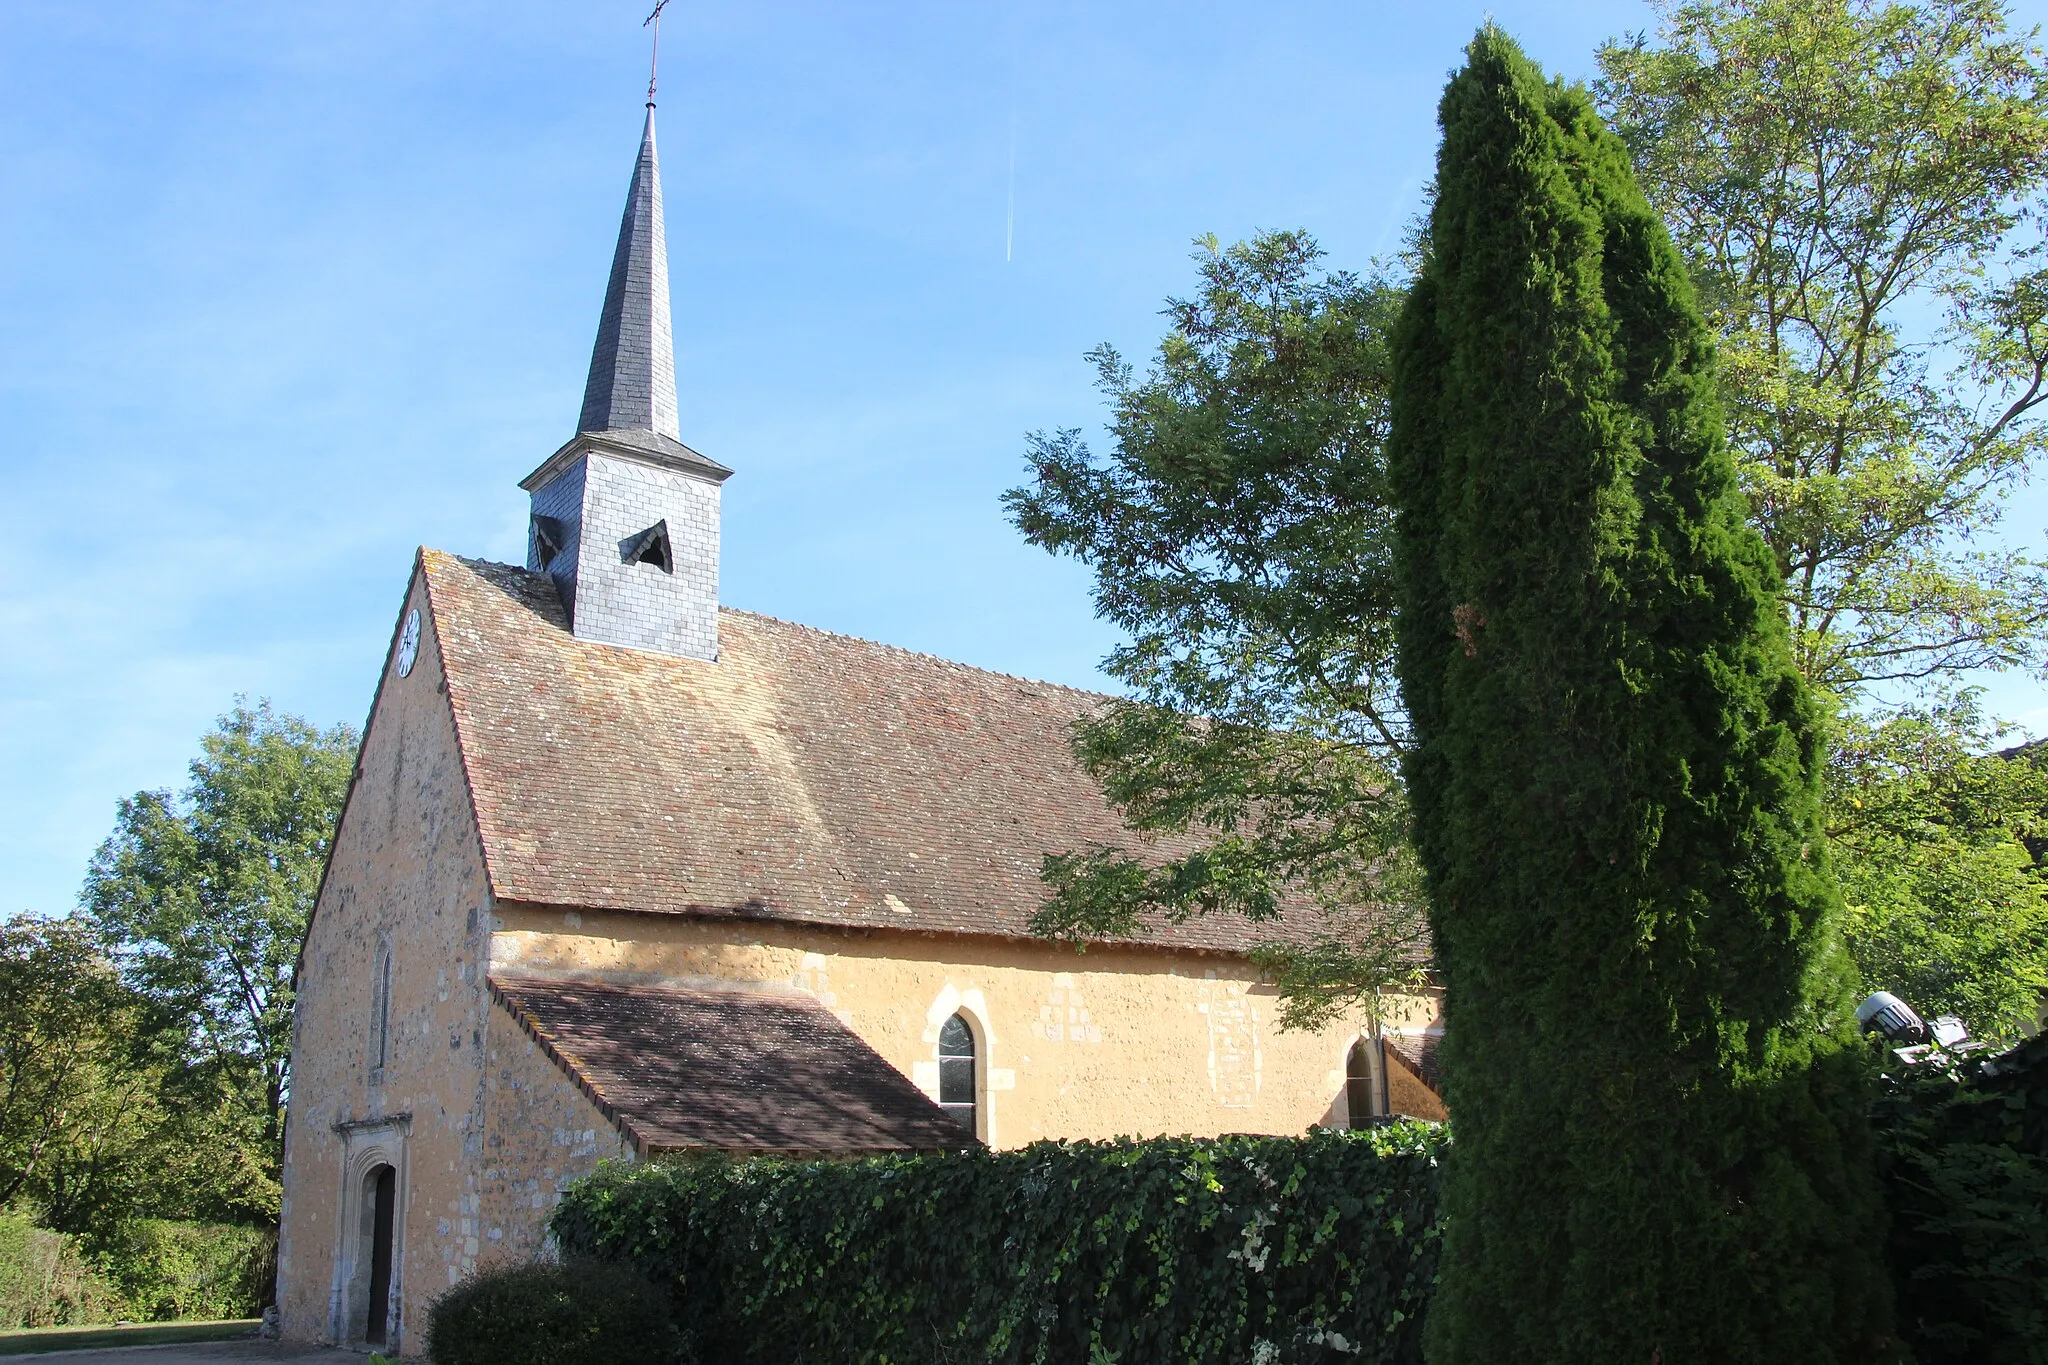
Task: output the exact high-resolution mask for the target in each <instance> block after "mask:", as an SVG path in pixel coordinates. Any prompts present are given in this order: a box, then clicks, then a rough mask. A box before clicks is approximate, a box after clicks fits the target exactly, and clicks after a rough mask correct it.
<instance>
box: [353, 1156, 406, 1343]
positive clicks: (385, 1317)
mask: <svg viewBox="0 0 2048 1365" xmlns="http://www.w3.org/2000/svg"><path fill="white" fill-rule="evenodd" d="M397 1203H398V1172H397V1171H395V1170H393V1169H392V1168H391V1167H390V1166H386V1165H379V1166H375V1167H372V1168H371V1169H370V1170H369V1171H367V1172H365V1173H364V1175H363V1240H362V1242H361V1243H360V1244H359V1245H361V1246H362V1247H363V1248H364V1249H365V1250H366V1251H368V1252H369V1257H370V1284H369V1293H368V1294H367V1295H366V1296H365V1297H366V1298H367V1299H368V1303H367V1305H366V1311H365V1312H364V1315H363V1340H364V1341H366V1342H368V1343H369V1344H370V1345H372V1346H383V1345H385V1344H387V1343H386V1337H387V1336H388V1335H389V1333H390V1327H391V1242H392V1220H393V1218H394V1217H395V1216H396V1213H397Z"/></svg>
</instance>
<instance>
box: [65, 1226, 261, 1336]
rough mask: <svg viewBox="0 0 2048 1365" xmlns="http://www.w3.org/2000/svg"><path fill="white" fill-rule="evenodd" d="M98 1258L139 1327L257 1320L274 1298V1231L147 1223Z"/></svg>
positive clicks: (124, 1232)
mask: <svg viewBox="0 0 2048 1365" xmlns="http://www.w3.org/2000/svg"><path fill="white" fill-rule="evenodd" d="M93 1259H94V1261H96V1262H97V1263H98V1265H99V1267H100V1269H101V1271H102V1273H103V1274H104V1275H105V1277H106V1278H107V1280H108V1281H109V1282H110V1283H111V1284H112V1285H113V1286H114V1288H115V1289H116V1290H117V1291H118V1292H119V1293H120V1295H121V1297H122V1299H123V1300H124V1301H125V1305H126V1307H125V1309H124V1313H123V1316H125V1317H127V1318H130V1319H132V1320H134V1321H136V1322H176V1321H180V1320H190V1319H214V1318H252V1317H255V1316H256V1315H257V1314H258V1313H260V1312H262V1311H263V1306H264V1305H265V1304H267V1303H269V1302H270V1301H271V1299H272V1298H273V1297H275V1293H274V1287H275V1284H276V1281H277V1230H276V1229H275V1228H258V1227H243V1226H239V1225H237V1224H233V1223H181V1222H172V1221H170V1220H167V1219H160V1218H143V1219H137V1220H136V1221H134V1222H132V1223H128V1224H125V1225H123V1226H122V1227H121V1229H120V1230H119V1231H118V1232H116V1233H115V1234H114V1235H113V1237H111V1238H110V1239H109V1240H108V1241H107V1243H106V1244H105V1245H103V1246H97V1247H95V1248H94V1249H93Z"/></svg>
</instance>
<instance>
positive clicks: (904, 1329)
mask: <svg viewBox="0 0 2048 1365" xmlns="http://www.w3.org/2000/svg"><path fill="white" fill-rule="evenodd" d="M1441 1142H1442V1133H1441V1130H1439V1129H1436V1128H1434V1127H1432V1126H1430V1125H1424V1124H1403V1125H1396V1126H1391V1127H1387V1128H1382V1129H1377V1130H1374V1131H1372V1132H1365V1133H1345V1132H1317V1133H1312V1134H1311V1135H1309V1136H1308V1137H1306V1138H1268V1137H1227V1138H1216V1139H1195V1138H1162V1139H1155V1140H1150V1141H1117V1142H1099V1143H1089V1142H1073V1143H1054V1142H1041V1143H1036V1144H1034V1145H1032V1146H1030V1147H1026V1148H1023V1149H1022V1150H1019V1151H1011V1152H988V1151H972V1152H962V1153H954V1154H948V1155H943V1156H900V1157H877V1158H871V1159H867V1160H861V1161H843V1162H835V1161H816V1162H795V1161H782V1160H774V1159H757V1160H751V1161H741V1162H732V1161H726V1160H720V1159H717V1158H697V1159H691V1160H684V1161H674V1162H661V1163H654V1164H651V1165H640V1166H634V1165H627V1164H624V1163H611V1164H607V1165H605V1166H602V1167H600V1168H599V1169H598V1171H597V1172H595V1173H594V1174H593V1175H591V1176H590V1177H589V1178H587V1179H586V1180H584V1181H582V1182H581V1183H579V1184H578V1185H577V1186H576V1187H574V1188H573V1189H572V1190H571V1191H570V1192H569V1194H568V1196H567V1198H566V1199H565V1200H564V1201H563V1203H562V1206H561V1207H560V1209H558V1210H557V1212H556V1215H555V1219H554V1230H555V1233H556V1236H557V1237H558V1238H559V1239H560V1240H561V1242H562V1244H563V1246H565V1247H567V1248H571V1249H572V1250H575V1251H577V1252H582V1253H590V1254H595V1255H601V1256H605V1257H610V1258H614V1259H616V1260H619V1261H622V1262H624V1263H626V1264H628V1265H631V1266H633V1267H635V1268H636V1269H638V1270H640V1271H641V1272H642V1273H644V1274H645V1275H646V1276H647V1277H648V1278H649V1279H651V1280H653V1281H655V1282H656V1283H658V1284H662V1285H666V1286H668V1287H669V1288H670V1289H671V1290H672V1291H673V1295H674V1301H675V1304H676V1310H677V1317H678V1320H679V1322H680V1323H681V1325H682V1326H683V1328H684V1330H685V1331H686V1332H687V1333H689V1335H690V1336H691V1338H692V1339H693V1340H694V1341H695V1342H696V1343H697V1345H698V1347H699V1349H701V1350H702V1352H703V1354H704V1357H705V1358H706V1359H712V1360H720V1361H761V1362H769V1361H774V1362H782V1361H789V1360H802V1361H807V1362H817V1365H825V1363H826V1362H841V1361H843V1362H883V1361H888V1362H927V1361H933V1362H936V1361H944V1360H956V1359H972V1360H977V1361H990V1362H1025V1361H1032V1362H1062V1363H1064V1362H1068V1361H1074V1362H1083V1361H1099V1362H1106V1361H1113V1360H1124V1361H1149V1360H1171V1361H1175V1362H1181V1361H1190V1362H1192V1361H1212V1362H1224V1361H1230V1362H1237V1361H1247V1360H1249V1361H1256V1362H1260V1365H1278V1362H1283V1361H1337V1360H1345V1361H1366V1362H1372V1361H1386V1362H1393V1361H1415V1360H1418V1359H1419V1358H1420V1357H1419V1337H1418V1328H1419V1326H1420V1320H1421V1315H1422V1311H1423V1308H1424V1305H1425V1303H1426V1301H1427V1299H1428V1295H1429V1292H1430V1288H1431V1285H1432V1283H1433V1281H1434V1279H1435V1273H1436V1249H1437V1243H1438V1238H1439V1235H1440V1229H1439V1226H1438V1224H1437V1219H1436V1157H1437V1151H1438V1148H1439V1147H1440V1145H1441Z"/></svg>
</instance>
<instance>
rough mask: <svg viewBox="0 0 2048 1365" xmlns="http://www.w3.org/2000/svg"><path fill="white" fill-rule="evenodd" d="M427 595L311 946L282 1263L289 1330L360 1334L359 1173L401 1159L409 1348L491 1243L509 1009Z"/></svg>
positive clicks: (363, 1287)
mask: <svg viewBox="0 0 2048 1365" xmlns="http://www.w3.org/2000/svg"><path fill="white" fill-rule="evenodd" d="M425 606H426V603H425V600H424V589H423V587H422V585H421V583H420V581H419V579H418V578H417V577H416V578H415V580H414V584H413V587H412V589H411V591H410V592H409V593H408V597H407V601H406V610H407V611H410V610H412V609H414V608H419V609H420V620H421V623H422V624H421V629H422V638H421V640H420V644H419V652H418V660H417V663H416V664H415V666H414V668H413V670H412V673H411V675H410V676H409V677H405V678H400V677H399V676H398V673H397V668H396V665H395V663H392V662H389V661H387V664H386V668H385V673H384V677H383V680H382V683H381V684H380V687H379V692H378V697H377V702H376V705H375V707H374V709H373V711H372V715H371V720H370V723H369V725H368V727H367V734H366V736H365V739H364V744H363V751H362V755H361V758H360V760H359V762H358V766H357V770H356V774H355V778H354V783H353V786H352V788H351V791H350V795H349V801H348V805H347V808H346V813H345V815H344V817H343V820H342V824H341V826H340V828H339V830H338V831H337V833H336V838H335V847H334V853H333V856H332V858H331V860H330V862H329V866H328V871H327V877H326V881H325V884H324V885H323V887H322V890H321V894H320V898H319V902H318V905H317V907H316V909H315V911H314V915H313V920H312V924H311V926H310V928H309V930H308V933H307V939H306V943H305V947H304V949H303V952H302V956H301V959H300V964H299V974H298V990H299V997H298V1010H297V1016H296V1021H295V1025H294V1028H295V1034H294V1043H293V1071H292V1093H291V1108H290V1115H289V1123H288V1127H287V1133H286V1142H285V1166H284V1201H283V1208H282V1216H281V1224H282V1228H281V1242H280V1249H279V1271H278V1308H279V1312H280V1316H281V1319H282V1326H283V1330H284V1333H285V1335H286V1336H288V1337H290V1338H294V1339H298V1340H336V1339H339V1340H342V1341H360V1340H362V1339H363V1338H364V1336H365V1329H366V1327H367V1325H368V1309H367V1304H368V1285H367V1281H368V1274H369V1271H368V1262H369V1259H370V1255H369V1249H368V1236H369V1234H370V1232H371V1230H372V1229H371V1227H370V1226H369V1225H368V1224H369V1223H370V1222H371V1221H373V1215H374V1200H373V1199H371V1200H370V1202H369V1203H368V1204H367V1205H366V1189H367V1190H370V1191H373V1189H374V1185H373V1184H372V1185H368V1186H366V1182H372V1181H374V1171H375V1169H376V1167H377V1166H379V1165H382V1164H390V1165H392V1166H393V1167H394V1168H395V1171H396V1175H397V1179H396V1190H397V1194H396V1209H395V1224H396V1229H395V1231H396V1235H395V1238H394V1242H395V1252H396V1265H395V1267H394V1270H393V1276H392V1279H393V1283H392V1290H391V1303H392V1313H391V1319H390V1321H391V1332H392V1341H391V1343H390V1344H392V1345H397V1346H400V1347H402V1348H403V1349H405V1350H406V1351H407V1352H408V1353H409V1354H416V1353H417V1351H418V1349H419V1346H420V1345H421V1343H420V1342H419V1341H418V1340H417V1338H418V1336H419V1333H420V1329H421V1328H422V1327H423V1325H424V1309H425V1307H426V1304H427V1303H428V1302H430V1301H431V1298H432V1296H433V1295H434V1294H437V1293H439V1292H441V1291H442V1290H443V1289H445V1288H446V1286H447V1285H448V1283H449V1280H450V1276H451V1275H452V1274H459V1273H460V1271H461V1270H462V1269H463V1268H466V1267H467V1266H468V1265H470V1264H472V1263H473V1261H474V1258H475V1257H476V1256H477V1255H478V1254H479V1253H480V1251H481V1249H482V1242H481V1240H480V1239H481V1236H482V1234H481V1233H480V1232H479V1227H480V1214H481V1205H482V1202H483V1201H482V1193H483V1191H482V1186H481V1183H480V1179H479V1169H478V1167H479V1161H478V1158H479V1156H480V1153H481V1151H482V1139H483V1116H484V1097H485V1084H484V1070H483V1065H482V1062H483V1054H484V1049H483V1043H484V1040H485V1034H486V1029H487V1027H488V1020H489V1016H490V1015H491V1013H493V1012H494V1011H495V1012H497V1013H502V1011H501V1010H496V1009H495V1007H494V1006H492V1005H491V1003H490V1000H489V997H488V995H487V994H486V988H485V985H484V979H483V972H482V970H481V968H482V963H483V958H484V955H485V951H486V943H487V938H488V934H489V920H490V914H489V904H488V892H487V888H486V882H485V879H484V872H483V862H482V853H481V847H480V844H479V840H478V837H477V831H476V826H475V824H474V822H473V819H472V817H471V815H470V802H469V799H468V794H467V787H466V784H465V779H464V776H463V771H462V767H461V763H460V759H459V755H458V753H457V749H456V739H455V732H454V725H453V721H452V719H451V716H450V712H449V707H448V699H447V695H446V692H445V687H446V684H445V681H444V680H443V677H442V674H441V667H440V656H439V650H438V648H437V646H436V642H435V640H434V639H433V616H432V613H431V612H429V611H427V610H425ZM402 619H403V616H402V615H401V620H402ZM387 959H388V961H389V964H390V966H389V970H390V984H389V988H388V998H389V1001H390V1006H389V1013H388V1026H387V1031H386V1034H385V1047H386V1052H385V1062H384V1065H383V1067H382V1068H381V1069H379V1070H378V1071H377V1072H376V1074H373V1068H372V1061H373V1058H372V1055H371V1054H372V1049H373V1048H374V1047H375V1046H376V1026H375V1016H376V1011H377V1003H378V1000H379V998H380V996H382V995H384V994H386V992H384V991H383V990H382V989H381V988H380V982H379V979H378V978H379V976H380V974H381V972H382V970H383V963H384V962H385V961H386V960H387ZM366 1207H367V1209H368V1211H369V1213H370V1214H371V1215H372V1218H370V1219H366V1217H365V1213H366ZM359 1319H360V1320H359Z"/></svg>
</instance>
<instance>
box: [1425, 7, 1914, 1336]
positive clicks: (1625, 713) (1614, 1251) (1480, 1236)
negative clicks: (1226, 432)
mask: <svg viewBox="0 0 2048 1365" xmlns="http://www.w3.org/2000/svg"><path fill="white" fill-rule="evenodd" d="M1439 117H1440V121H1441V124H1442V127H1443V146H1442V150H1441V153H1440V156H1439V161H1438V168H1437V198H1436V203H1435V205H1434V208H1433V210H1432V214H1431V219H1430V225H1429V232H1428V236H1427V239H1426V244H1425V260H1424V266H1423V271H1422V275H1421V278H1420V280H1419V282H1418V283H1417V285H1416V286H1415V288H1414V291H1413V293H1412V295H1411V297H1410V299H1409V302H1408V305H1407V308H1406V311H1405V313H1404V316H1403V319H1402V323H1401V334H1400V337H1399V343H1398V351H1397V355H1396V361H1395V364H1396V371H1395V390H1394V426H1393V436H1392V440H1393V446H1392V451H1391V459H1392V461H1393V468H1392V476H1393V479H1394V483H1395V492H1396V497H1397V500H1398V502H1399V506H1400V516H1399V525H1398V531H1397V536H1398V555H1399V571H1400V575H1401V618H1400V667H1401V676H1402V683H1403V687H1404V694H1405V696H1406V699H1407V703H1408V706H1409V709H1410V715H1411V718H1412V720H1413V723H1414V727H1415V734H1416V740H1417V744H1416V748H1415V751H1414V755H1413V758H1412V760H1411V763H1410V768H1409V780H1410V786H1411V797H1412V800H1413V802H1414V808H1415V818H1416V839H1417V845H1418V848H1419V851H1420V853H1421V856H1422V859H1423V862H1424V865H1425V868H1426V872H1427V876H1428V879H1429V888H1430V899H1431V907H1432V908H1431V915H1432V927H1433V929H1434V932H1435V935H1436V946H1437V953H1438V959H1439V962H1440V963H1441V967H1442V971H1443V974H1444V981H1445V992H1446V1010H1447V1035H1446V1038H1445V1051H1446V1059H1445V1075H1446V1079H1447V1084H1448V1088H1449V1090H1448V1099H1449V1103H1450V1108H1451V1111H1452V1114H1453V1115H1454V1121H1455V1124H1456V1129H1457V1143H1456V1145H1455V1150H1454V1151H1453V1153H1452V1155H1451V1158H1450V1161H1451V1165H1450V1167H1449V1169H1448V1171H1447V1187H1446V1199H1447V1202H1448V1210H1449V1213H1450V1217H1451V1222H1450V1230H1449V1233H1448V1241H1447V1244H1446V1248H1445V1262H1444V1272H1443V1283H1442V1285H1441V1288H1440V1291H1439V1294H1438V1297H1437V1299H1436V1301H1435V1303H1434V1304H1433V1306H1432V1308H1431V1315H1430V1322H1429V1340H1430V1356H1431V1359H1432V1361H1434V1362H1436V1363H1437V1365H1453V1363H1454V1362H1455V1363H1456V1365H1467V1363H1468V1362H1469V1363H1470V1365H1508V1363H1509V1362H1539V1361H1540V1362H1552V1361H1555V1362H1572V1365H1581V1363H1582V1362H1588V1361H1599V1362H1608V1361H1614V1362H1640V1363H1641V1365H1655V1363H1656V1362H1661V1363H1662V1365H1691V1363H1692V1362H1708V1361H1714V1362H1721V1361H1727V1362H1735V1361H1742V1362H1779V1361H1782V1362H1788V1365H1789V1363H1790V1362H1798V1363H1799V1365H1814V1363H1815V1362H1822V1361H1849V1360H1857V1361H1864V1360H1871V1359H1881V1358H1884V1356H1885V1355H1886V1354H1887V1350H1888V1348H1887V1347H1886V1346H1885V1344H1884V1333H1885V1330H1886V1322H1887V1318H1888V1311H1889V1310H1888V1306H1887V1298H1886V1290H1885V1288H1884V1279H1883V1271H1882V1267H1881V1261H1880V1256H1879V1253H1880V1248H1881V1242H1882V1220H1881V1214H1880V1211H1879V1205H1878V1199H1877V1191H1876V1185H1875V1180H1874V1175H1873V1172H1872V1168H1871V1158H1870V1153H1869V1142H1868V1136H1867V1132H1866V1130H1865V1127H1864V1119H1863V1116H1862V1111H1863V1080H1862V1078H1863V1074H1864V1067H1865V1063H1864V1061H1863V1059H1862V1057H1861V1056H1860V1055H1859V1053H1858V1051H1857V1048H1858V1044H1857V1042H1856V1039H1855V1036H1854V1031H1853V1023H1852V1020H1851V1016H1850V1011H1851V1007H1852V1005H1853V993H1852V979H1851V973H1850V971H1849V969H1848V967H1847V965H1846V962H1845V959H1844V956H1843V954H1842V951H1841V947H1840V943H1839V938H1838V929H1837V911H1838V907H1837V898H1836V893H1835V890H1834V886H1833V882H1832V879H1831V877H1830V875H1829V873H1828V870H1827V868H1826V867H1825V865H1824V859H1823V844H1822V840H1821V829H1820V823H1819V813H1820V804H1819V790H1818V776H1819V769H1820V758H1821V753H1820V744H1821V740H1820V734H1819V725H1818V717H1817V714H1816V711H1815V709H1814V707H1813V706H1812V704H1811V703H1810V702H1809V700H1808V698H1807V696H1806V693H1805V691H1804V689H1803V687H1802V685H1801V683H1800V680H1799V677H1798V675H1797V674H1796V672H1795V671H1794V669H1793V664H1792V658H1791V654H1790V651H1789V645H1788V640H1787V628H1786V623H1785V617H1784V612H1783V609H1782V607H1781V605H1780V601H1779V598H1778V592H1777V586H1776V584H1777V571H1776V567H1775V566H1774V564H1773V563H1772V561H1771V557H1770V554H1769V552H1768V551H1767V550H1766V548H1765V546H1764V543H1763V541H1762V540H1761V538H1759V536H1758V535H1757V534H1756V533H1755V532H1754V531H1753V530H1751V529H1749V527H1748V526H1747V525H1746V523H1745V520H1744V515H1743V506H1742V502H1741V497H1740V494H1739V492H1738V491H1737V488H1736V483H1735V470H1734V466H1733V464H1732V462H1731V459H1730V456H1729V454H1728V451H1727V449H1726V447H1725V444H1724V440H1723V436H1722V422H1721V413H1720V408H1719V402H1718V399H1717V397H1716V393H1715V385H1714V376H1713V365H1714V358H1713V348H1712V343H1711V340H1710V337H1709V334H1708V332H1707V329H1706V327H1705V326H1704V324H1703V322H1702V320H1701V318H1700V315H1699V313H1698V311H1697V309H1696V308H1695V305H1694V302H1693V297H1692V290H1691V287H1690V285H1689V284H1688V282H1687V279H1686V276H1685V272H1684V268H1683V266H1682V263H1681V261H1680V259H1679V256H1678V254H1677V252H1676V251H1675V250H1674V249H1673V247H1672V245H1671V243H1670V240H1669V238H1668V237H1667V236H1666V234H1665V231H1664V229H1663V227H1662V225H1661V224H1660V223H1659V222H1658V221H1657V219H1656V217H1655V215H1654V214H1653V213H1652V212H1651V210H1650V209H1649V207H1648V205H1647V203H1646V202H1645V200H1644V198H1643V196H1642V194H1641V193H1640V191H1639V190H1638V189H1637V187H1636V184H1635V181H1634V178H1633V176H1632V174H1631V172H1630V168H1629V163H1628V158H1627V155H1626V153H1625V152H1624V151H1623V149H1622V147H1621V145H1620V143H1619V141H1618V140H1617V139H1616V138H1615V137H1614V136H1613V135H1612V134H1610V133H1609V132H1608V131H1607V129H1606V128H1605V127H1604V126H1603V125H1602V123H1601V122H1600V120H1599V118H1598V116H1597V115H1596V114H1595V113H1594V111H1593V108H1592V105H1591V103H1590V101H1589V99H1588V98H1587V96H1586V94H1585V93H1584V92H1583V91H1582V90H1580V89H1578V88H1568V87H1565V86H1563V85H1561V84H1557V83H1546V82H1545V80H1544V79H1543V77H1542V75H1541V73H1540V72H1539V71H1538V70H1537V69H1536V67H1535V66H1534V65H1532V64H1531V63H1530V62H1529V61H1528V59H1527V58H1525V57H1524V56H1523V55H1522V53H1521V51H1520V50H1519V49H1518V48H1517V47H1516V46H1515V44H1514V43H1513V42H1512V41H1511V40H1510V39H1509V38H1508V37H1507V36H1506V35H1505V34H1503V33H1501V32H1500V31H1499V30H1498V29H1495V28H1493V27H1491V26H1489V27H1487V28H1486V29H1483V30H1482V31H1481V32H1480V34H1479V36H1478V37H1477V38H1476V39H1475V40H1474V42H1473V44H1472V46H1471V48H1470V49H1469V52H1468V62H1467V65H1466V66H1465V68H1464V69H1463V70H1462V71H1460V72H1459V73H1457V75H1455V76H1454V77H1453V79H1452V80H1451V83H1450V85H1449V87H1448V88H1447V89H1446V91H1445V93H1444V98H1443V104H1442V107H1441V110H1440V115H1439Z"/></svg>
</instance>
